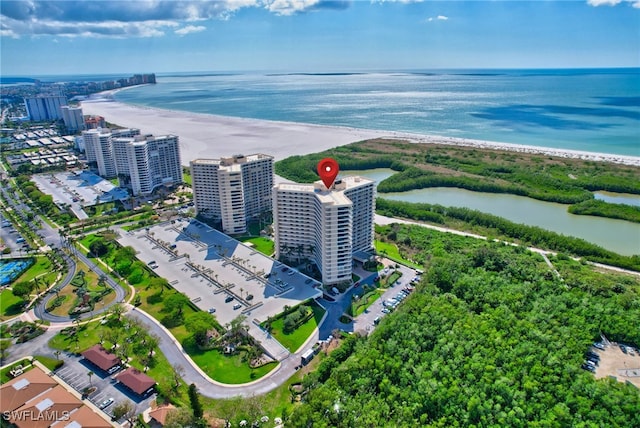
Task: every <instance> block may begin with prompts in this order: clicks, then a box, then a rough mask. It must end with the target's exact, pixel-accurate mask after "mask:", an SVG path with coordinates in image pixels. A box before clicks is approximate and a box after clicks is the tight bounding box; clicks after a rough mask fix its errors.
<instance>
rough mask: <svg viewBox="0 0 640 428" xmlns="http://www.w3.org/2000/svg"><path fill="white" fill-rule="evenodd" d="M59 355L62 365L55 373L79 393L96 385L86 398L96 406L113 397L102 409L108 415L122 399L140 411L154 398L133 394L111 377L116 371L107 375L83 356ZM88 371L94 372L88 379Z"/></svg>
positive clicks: (152, 396)
mask: <svg viewBox="0 0 640 428" xmlns="http://www.w3.org/2000/svg"><path fill="white" fill-rule="evenodd" d="M61 357H62V358H63V359H64V365H63V366H62V367H60V368H59V369H58V370H56V372H55V373H56V375H57V376H58V377H59V378H60V379H62V380H63V381H65V382H66V383H67V384H68V385H69V386H71V387H72V388H73V389H75V390H76V391H78V393H79V394H82V392H83V391H84V389H85V388H87V387H90V386H93V387H96V391H95V392H94V393H92V394H90V395H89V397H88V400H89V401H91V402H92V403H93V404H95V405H96V406H97V407H98V408H100V407H101V406H100V404H101V403H102V402H104V401H105V400H108V399H109V398H113V403H111V404H110V405H109V406H107V407H106V408H104V409H103V411H104V412H105V413H106V414H107V415H109V416H110V417H111V416H112V413H111V412H112V409H113V407H114V406H115V405H117V404H118V403H120V402H122V401H125V400H127V401H131V402H133V404H134V405H135V406H136V407H137V409H139V411H142V410H144V409H146V408H147V407H149V405H150V404H151V401H152V400H153V398H154V394H152V395H151V396H150V397H146V398H144V399H141V398H140V397H137V396H135V395H134V394H132V393H131V392H130V391H129V390H127V389H126V388H124V387H123V386H122V385H119V384H118V382H116V381H115V380H113V379H112V377H113V376H115V375H116V374H117V373H115V374H113V375H109V374H108V373H106V372H104V371H102V370H100V369H99V368H98V367H96V366H94V365H92V364H91V363H90V362H88V361H87V360H85V359H84V357H81V356H80V357H79V356H76V355H74V354H72V353H68V354H66V355H64V356H61ZM89 372H93V373H94V374H93V375H92V376H91V379H89V375H88V373H89Z"/></svg>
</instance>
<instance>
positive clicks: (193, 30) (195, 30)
mask: <svg viewBox="0 0 640 428" xmlns="http://www.w3.org/2000/svg"><path fill="white" fill-rule="evenodd" d="M206 29H207V27H203V26H202V25H198V26H196V25H187V26H186V27H184V28H180V29H179V30H176V31H174V33H176V34H179V35H181V36H184V35H186V34H190V33H199V32H200V31H204V30H206Z"/></svg>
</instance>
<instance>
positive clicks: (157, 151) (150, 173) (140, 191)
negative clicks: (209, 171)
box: [82, 128, 182, 196]
mask: <svg viewBox="0 0 640 428" xmlns="http://www.w3.org/2000/svg"><path fill="white" fill-rule="evenodd" d="M139 134H140V131H139V130H138V129H125V130H119V131H114V132H113V133H112V132H110V131H109V130H108V129H102V128H98V129H91V130H88V131H84V132H83V133H82V136H83V138H84V145H85V152H86V155H87V161H88V162H95V163H96V164H97V167H98V173H99V174H100V175H101V176H102V177H104V178H114V177H117V178H118V181H119V184H120V186H121V187H126V188H129V189H131V192H132V193H133V195H134V196H138V195H149V194H151V193H152V192H153V191H154V190H155V189H156V188H157V187H159V186H172V185H176V184H179V183H182V165H181V159H180V146H179V140H178V137H177V136H175V135H165V136H153V135H144V136H142V135H139Z"/></svg>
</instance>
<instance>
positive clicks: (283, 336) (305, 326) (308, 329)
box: [261, 301, 325, 352]
mask: <svg viewBox="0 0 640 428" xmlns="http://www.w3.org/2000/svg"><path fill="white" fill-rule="evenodd" d="M324 313H325V310H324V308H322V307H321V306H320V305H318V304H317V303H316V302H315V301H307V302H304V303H301V304H300V305H297V306H294V307H292V308H286V310H285V311H284V312H282V313H281V314H279V315H277V316H276V317H274V318H272V319H268V320H267V321H265V322H263V323H262V324H261V327H262V328H264V329H265V330H267V331H268V332H269V333H270V334H271V335H272V336H273V337H274V338H275V339H276V340H277V341H278V342H280V343H281V344H282V346H284V347H285V348H287V350H288V351H289V352H296V351H297V350H298V349H299V348H300V347H301V346H302V345H304V343H305V342H306V341H307V339H308V338H309V336H311V334H312V333H313V331H314V330H315V329H316V328H317V327H318V325H319V324H320V321H321V320H322V317H323V316H324Z"/></svg>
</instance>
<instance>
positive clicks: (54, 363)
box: [34, 355, 64, 371]
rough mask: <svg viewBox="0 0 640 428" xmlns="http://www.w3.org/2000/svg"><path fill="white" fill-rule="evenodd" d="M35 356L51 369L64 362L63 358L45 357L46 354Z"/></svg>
mask: <svg viewBox="0 0 640 428" xmlns="http://www.w3.org/2000/svg"><path fill="white" fill-rule="evenodd" d="M34 358H35V359H36V360H38V361H39V362H40V363H41V364H42V365H43V366H45V367H46V368H48V369H49V370H51V371H53V370H55V369H57V368H58V367H60V366H61V365H62V364H63V363H64V362H63V361H62V360H57V359H55V358H51V357H45V356H44V355H35V356H34Z"/></svg>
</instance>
